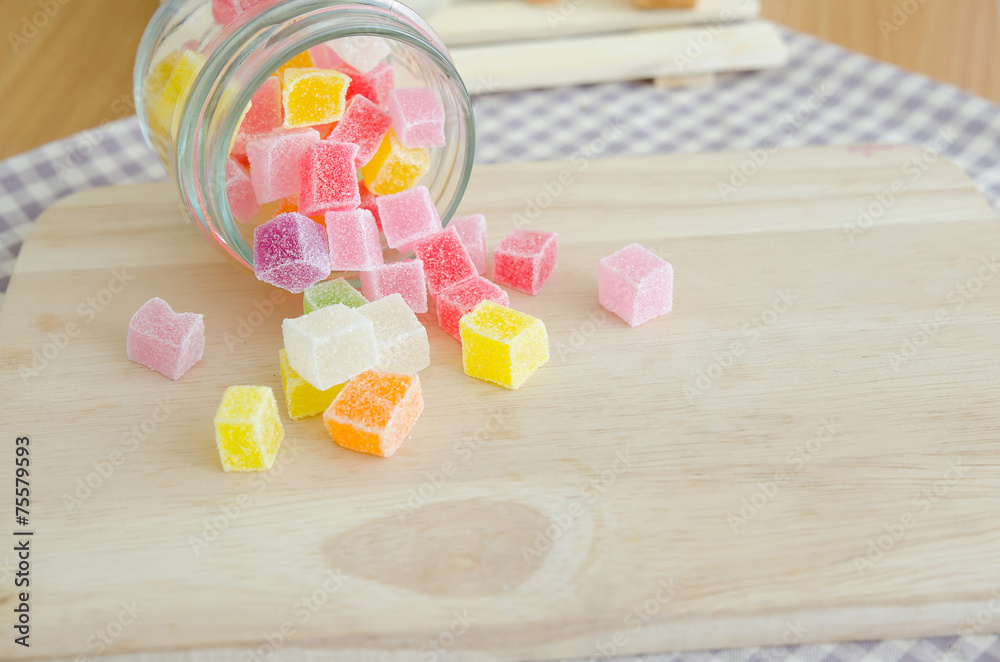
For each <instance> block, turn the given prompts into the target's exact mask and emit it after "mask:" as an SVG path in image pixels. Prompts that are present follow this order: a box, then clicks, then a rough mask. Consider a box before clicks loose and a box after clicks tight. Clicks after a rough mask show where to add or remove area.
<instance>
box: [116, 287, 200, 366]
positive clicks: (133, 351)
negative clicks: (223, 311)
mask: <svg viewBox="0 0 1000 662" xmlns="http://www.w3.org/2000/svg"><path fill="white" fill-rule="evenodd" d="M202 318H203V316H202V315H197V314H195V313H175V312H174V311H173V309H172V308H171V307H170V305H169V304H168V303H167V302H166V301H164V300H163V299H160V298H157V297H153V298H152V299H150V300H149V301H147V302H146V303H144V304H142V307H141V308H139V310H137V311H135V315H132V319H131V320H129V323H128V337H127V338H126V341H125V352H126V354H128V358H129V359H130V360H132V361H135V362H136V363H140V364H142V365H144V366H146V367H147V368H152V369H153V370H155V371H156V372H158V373H160V374H161V375H164V376H166V377H169V378H170V379H173V380H177V379H179V378H180V376H181V375H183V374H184V373H185V372H187V371H188V370H190V369H191V366H193V365H194V364H195V363H197V362H198V361H200V360H201V355H202V352H204V350H205V322H204V320H203V319H202Z"/></svg>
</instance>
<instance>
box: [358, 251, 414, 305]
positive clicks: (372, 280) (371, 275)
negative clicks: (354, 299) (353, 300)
mask: <svg viewBox="0 0 1000 662" xmlns="http://www.w3.org/2000/svg"><path fill="white" fill-rule="evenodd" d="M361 293H362V294H364V295H365V296H366V297H368V299H369V300H371V301H378V300H379V299H381V298H383V297H387V296H389V295H390V294H399V295H400V296H402V297H403V301H405V302H406V305H407V306H409V307H410V310H412V311H413V312H415V313H426V312H427V281H426V280H425V279H424V263H423V262H421V261H420V260H399V261H398V262H391V263H389V264H383V265H381V266H378V267H375V268H374V269H372V270H371V271H362V272H361Z"/></svg>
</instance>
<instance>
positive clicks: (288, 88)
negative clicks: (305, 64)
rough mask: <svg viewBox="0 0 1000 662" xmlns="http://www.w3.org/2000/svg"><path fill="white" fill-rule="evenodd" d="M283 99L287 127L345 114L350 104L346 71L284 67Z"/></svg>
mask: <svg viewBox="0 0 1000 662" xmlns="http://www.w3.org/2000/svg"><path fill="white" fill-rule="evenodd" d="M283 81H284V82H283V84H282V89H281V103H282V105H284V107H285V128H286V129H297V128H301V127H305V126H313V125H315V124H329V123H330V122H336V121H338V120H339V119H340V118H341V117H343V116H344V108H346V107H347V88H348V86H350V84H351V79H350V77H349V76H347V74H342V73H340V72H339V71H330V70H327V69H295V68H288V69H285V73H284V77H283Z"/></svg>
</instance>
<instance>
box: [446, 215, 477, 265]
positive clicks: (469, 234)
mask: <svg viewBox="0 0 1000 662" xmlns="http://www.w3.org/2000/svg"><path fill="white" fill-rule="evenodd" d="M448 227H449V228H455V231H456V232H458V237H459V239H461V240H462V245H463V246H465V250H467V251H469V257H471V258H472V263H473V264H475V265H476V271H477V272H478V273H479V275H480V276H482V275H483V274H485V273H486V217H485V216H483V215H482V214H472V215H471V216H457V217H455V218H452V219H451V221H449V222H448Z"/></svg>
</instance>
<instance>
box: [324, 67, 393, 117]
mask: <svg viewBox="0 0 1000 662" xmlns="http://www.w3.org/2000/svg"><path fill="white" fill-rule="evenodd" d="M332 68H334V69H337V70H338V71H340V72H341V73H343V74H347V75H348V76H350V78H351V85H350V87H348V88H347V100H348V101H350V100H351V99H353V98H354V97H355V96H358V95H360V96H363V97H365V98H366V99H368V100H369V101H371V102H372V103H373V104H375V105H376V106H379V107H380V108H381V107H382V106H384V105H385V102H386V100H388V98H389V92H391V91H392V88H393V87H394V86H395V78H396V74H395V71H394V70H393V68H392V65H390V64H388V63H387V62H382V63H381V64H379V65H378V66H377V67H375V68H374V69H372V70H371V71H368V72H366V73H361V72H360V71H358V70H357V69H355V68H354V67H351V66H348V65H347V64H340V65H338V66H336V67H332Z"/></svg>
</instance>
